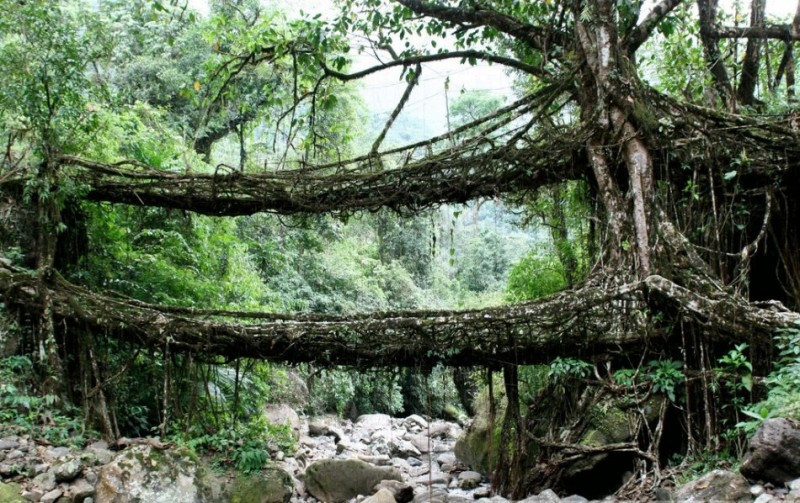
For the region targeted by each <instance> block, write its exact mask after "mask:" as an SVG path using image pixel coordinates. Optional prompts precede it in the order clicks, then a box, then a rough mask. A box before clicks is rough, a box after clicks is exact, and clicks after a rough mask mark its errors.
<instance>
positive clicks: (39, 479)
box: [33, 470, 56, 493]
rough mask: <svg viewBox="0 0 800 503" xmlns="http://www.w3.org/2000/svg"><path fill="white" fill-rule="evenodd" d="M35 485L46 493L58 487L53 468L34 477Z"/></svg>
mask: <svg viewBox="0 0 800 503" xmlns="http://www.w3.org/2000/svg"><path fill="white" fill-rule="evenodd" d="M33 487H34V488H36V489H39V490H40V491H42V493H46V492H49V491H52V490H53V489H55V488H56V475H55V473H53V471H52V470H47V471H46V472H44V473H40V474H39V475H37V476H35V477H34V478H33Z"/></svg>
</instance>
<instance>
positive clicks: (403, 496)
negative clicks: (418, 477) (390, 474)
mask: <svg viewBox="0 0 800 503" xmlns="http://www.w3.org/2000/svg"><path fill="white" fill-rule="evenodd" d="M381 489H385V490H387V491H389V492H391V493H392V496H393V497H394V500H395V501H396V502H397V503H408V502H409V501H411V500H413V499H414V488H413V487H411V486H410V485H408V484H406V483H405V482H400V481H399V480H382V481H380V482H378V484H377V485H376V486H375V487H374V488H373V491H376V492H377V491H380V490H381Z"/></svg>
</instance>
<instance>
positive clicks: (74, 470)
mask: <svg viewBox="0 0 800 503" xmlns="http://www.w3.org/2000/svg"><path fill="white" fill-rule="evenodd" d="M82 471H83V465H82V464H81V462H80V461H78V460H77V459H75V458H72V459H69V460H67V461H65V462H63V463H59V464H57V465H56V466H55V468H53V475H55V478H56V482H70V481H72V480H75V479H76V478H77V477H78V475H80V474H81V472H82Z"/></svg>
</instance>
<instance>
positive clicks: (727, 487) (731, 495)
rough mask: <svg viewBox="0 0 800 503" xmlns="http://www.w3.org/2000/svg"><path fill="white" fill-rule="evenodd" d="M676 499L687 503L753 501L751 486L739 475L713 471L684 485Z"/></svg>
mask: <svg viewBox="0 0 800 503" xmlns="http://www.w3.org/2000/svg"><path fill="white" fill-rule="evenodd" d="M675 499H676V500H677V501H682V502H685V503H695V502H697V503H699V502H701V501H702V502H705V501H712V500H713V501H752V496H750V484H748V483H747V480H745V478H744V477H742V476H741V475H740V474H738V473H734V472H731V471H727V470H713V471H711V472H708V473H706V474H705V475H703V476H702V477H700V478H698V479H695V480H693V481H691V482H689V483H687V484H684V485H682V486H681V487H679V488H678V489H677V490H676V491H675Z"/></svg>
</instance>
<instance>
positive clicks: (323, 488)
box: [304, 459, 403, 503]
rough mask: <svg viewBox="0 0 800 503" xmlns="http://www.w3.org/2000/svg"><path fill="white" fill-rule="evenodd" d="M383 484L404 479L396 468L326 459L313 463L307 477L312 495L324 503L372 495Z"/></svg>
mask: <svg viewBox="0 0 800 503" xmlns="http://www.w3.org/2000/svg"><path fill="white" fill-rule="evenodd" d="M382 480H399V481H402V480H403V477H402V475H401V474H400V472H399V471H398V470H397V469H396V468H389V467H385V466H375V465H371V464H369V463H365V462H364V461H361V460H358V459H323V460H321V461H316V462H314V463H312V464H311V465H310V466H309V467H308V468H307V469H306V473H305V480H304V482H305V486H306V489H307V490H308V492H309V493H311V495H313V496H314V497H315V498H317V499H318V500H320V501H324V502H325V503H341V502H343V501H347V500H349V499H352V498H355V497H356V496H358V495H359V494H362V495H367V494H372V489H373V488H374V487H375V485H376V484H378V483H379V482H381V481H382Z"/></svg>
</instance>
